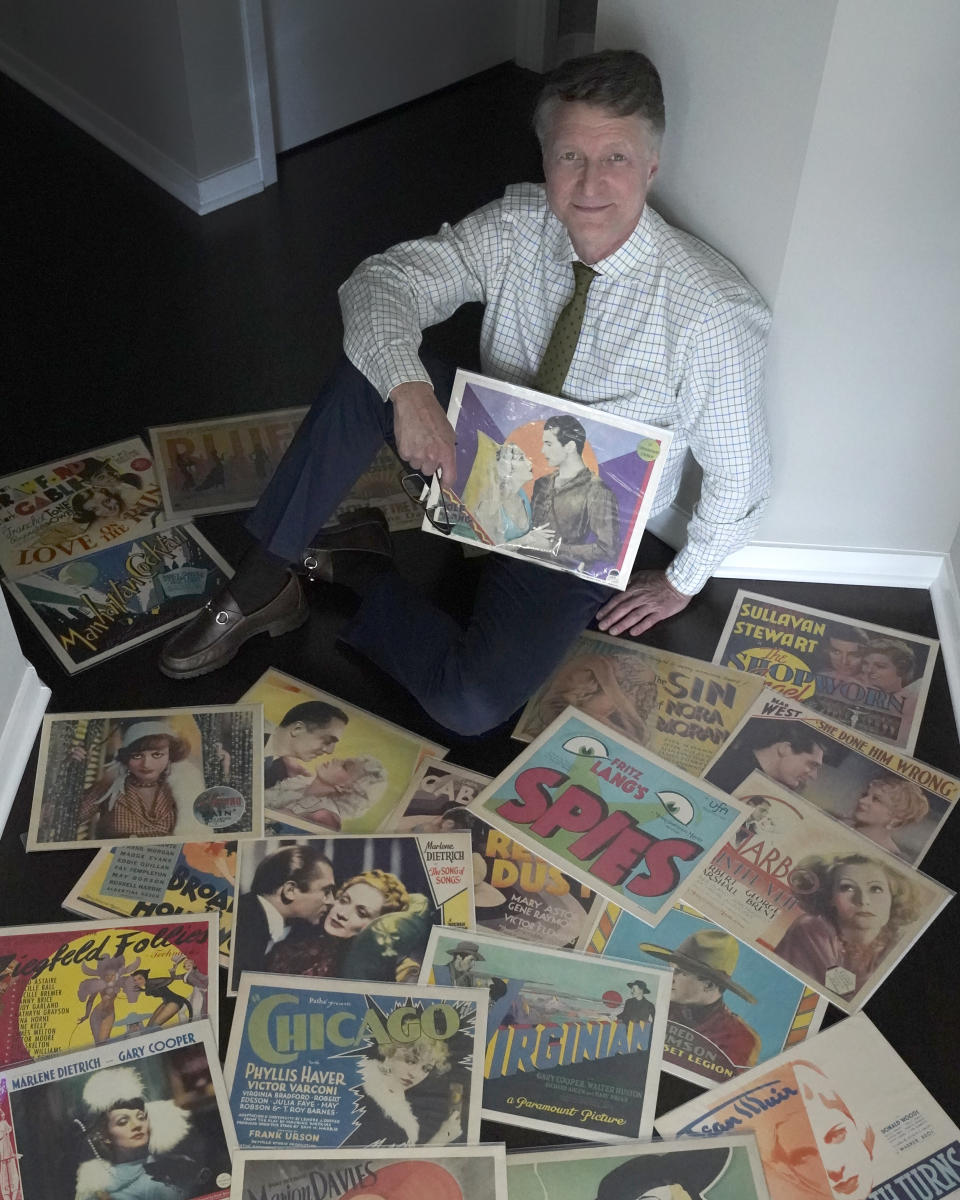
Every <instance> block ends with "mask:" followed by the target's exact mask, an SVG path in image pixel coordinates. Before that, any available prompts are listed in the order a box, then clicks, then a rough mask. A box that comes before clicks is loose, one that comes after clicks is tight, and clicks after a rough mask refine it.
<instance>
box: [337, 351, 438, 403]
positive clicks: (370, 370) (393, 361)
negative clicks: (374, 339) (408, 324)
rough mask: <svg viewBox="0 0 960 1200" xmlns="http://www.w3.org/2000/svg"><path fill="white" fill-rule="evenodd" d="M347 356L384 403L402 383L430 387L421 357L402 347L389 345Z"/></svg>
mask: <svg viewBox="0 0 960 1200" xmlns="http://www.w3.org/2000/svg"><path fill="white" fill-rule="evenodd" d="M347 357H348V358H349V359H350V361H351V362H352V363H353V365H354V366H355V367H356V368H357V370H358V371H360V372H361V373H362V374H364V375H366V377H367V379H369V380H370V382H371V383H372V384H373V386H374V387H375V388H376V389H377V391H378V392H379V393H380V395H381V397H382V398H383V399H384V400H389V399H390V393H391V392H392V391H393V389H394V388H395V387H399V386H400V384H401V383H425V384H427V385H428V386H429V387H433V383H432V381H431V379H430V375H429V373H428V371H427V368H426V367H425V366H424V365H423V363H422V362H421V361H420V355H419V354H418V353H417V352H416V350H408V349H407V348H406V347H405V346H388V347H384V348H380V349H378V350H377V351H376V353H375V354H363V355H356V356H354V355H352V354H350V352H349V351H347Z"/></svg>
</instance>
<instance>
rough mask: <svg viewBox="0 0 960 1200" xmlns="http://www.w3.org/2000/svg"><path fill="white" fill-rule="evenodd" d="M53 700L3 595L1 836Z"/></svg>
mask: <svg viewBox="0 0 960 1200" xmlns="http://www.w3.org/2000/svg"><path fill="white" fill-rule="evenodd" d="M49 699H50V689H49V688H48V687H45V686H44V684H42V683H41V682H40V680H39V679H38V677H37V673H36V671H35V670H34V669H33V667H32V666H31V665H30V664H29V663H28V662H27V660H26V659H25V658H24V657H23V655H22V654H21V653H20V643H19V642H18V641H17V635H16V634H15V633H14V631H13V624H12V622H11V620H10V614H9V613H8V612H7V605H6V601H5V600H4V598H3V593H2V592H0V763H3V771H2V773H0V833H3V827H4V824H5V823H6V820H7V816H8V814H9V812H10V806H11V805H12V804H13V798H14V796H15V795H16V794H17V788H18V787H19V786H20V778H21V776H22V775H23V768H24V767H25V766H26V764H27V759H28V758H29V757H30V751H31V750H32V749H33V742H34V738H35V737H36V734H37V729H38V727H39V725H40V719H41V717H42V716H43V710H44V709H45V708H46V707H47V701H48V700H49Z"/></svg>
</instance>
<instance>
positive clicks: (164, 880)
mask: <svg viewBox="0 0 960 1200" xmlns="http://www.w3.org/2000/svg"><path fill="white" fill-rule="evenodd" d="M236 881H237V843H236V842H183V843H182V844H177V843H175V842H174V843H173V844H165V845H159V846H142V845H140V844H138V843H132V842H121V843H120V844H119V845H117V846H105V847H104V848H103V849H102V850H98V851H97V853H96V854H95V855H94V856H93V859H92V860H91V862H90V865H89V866H88V867H87V869H86V870H85V871H84V873H83V874H82V875H81V876H80V878H79V879H78V880H77V882H76V883H75V884H74V885H73V887H72V888H71V889H70V892H69V893H68V895H67V896H66V897H65V899H64V901H63V907H64V908H65V909H67V910H68V911H69V912H74V913H79V914H80V916H82V917H93V918H94V919H98V918H103V917H108V916H114V917H146V916H154V915H155V916H171V915H173V914H174V913H178V914H190V913H213V915H214V916H215V917H216V918H217V921H216V922H215V923H214V938H215V940H216V942H217V947H218V952H219V954H218V957H219V962H220V966H221V967H226V966H228V965H229V962H230V935H231V932H232V930H233V890H234V887H235V886H236Z"/></svg>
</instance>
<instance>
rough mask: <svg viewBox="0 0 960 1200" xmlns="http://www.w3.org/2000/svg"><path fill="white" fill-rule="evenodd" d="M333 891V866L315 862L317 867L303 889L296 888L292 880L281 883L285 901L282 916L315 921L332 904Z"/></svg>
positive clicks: (334, 889) (334, 890) (334, 888)
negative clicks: (307, 884)
mask: <svg viewBox="0 0 960 1200" xmlns="http://www.w3.org/2000/svg"><path fill="white" fill-rule="evenodd" d="M335 892H336V887H335V886H334V882H333V868H332V867H331V866H330V865H329V864H328V863H325V862H322V863H317V869H316V871H315V872H314V875H313V878H312V879H311V880H310V884H309V886H308V887H307V888H306V889H305V890H301V889H300V888H298V887H297V885H296V884H295V883H293V881H292V880H291V881H288V882H287V883H285V884H284V885H283V895H284V899H285V900H286V901H287V903H286V904H285V905H284V908H283V913H284V916H286V917H299V918H300V920H301V921H312V922H316V921H317V920H319V918H320V917H322V916H323V914H324V913H325V912H327V911H328V910H329V908H330V906H331V904H333V897H334V893H335Z"/></svg>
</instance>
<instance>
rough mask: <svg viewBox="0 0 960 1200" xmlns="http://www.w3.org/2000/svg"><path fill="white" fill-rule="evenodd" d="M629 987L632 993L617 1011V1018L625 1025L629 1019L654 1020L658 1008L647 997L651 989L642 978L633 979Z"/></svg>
mask: <svg viewBox="0 0 960 1200" xmlns="http://www.w3.org/2000/svg"><path fill="white" fill-rule="evenodd" d="M627 987H628V988H629V989H630V995H629V997H628V998H627V1000H626V1001H625V1002H624V1005H623V1008H621V1009H620V1011H619V1012H618V1013H617V1020H618V1021H622V1022H623V1023H624V1025H626V1024H627V1022H628V1021H652V1020H653V1018H654V1016H656V1011H657V1010H656V1008H654V1006H653V1004H652V1003H651V1002H650V1001H649V1000H648V999H647V997H648V995H649V993H650V989H649V988H648V987H647V985H646V984H645V983H644V982H643V980H642V979H631V980H630V982H629V983H628V984H627Z"/></svg>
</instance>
